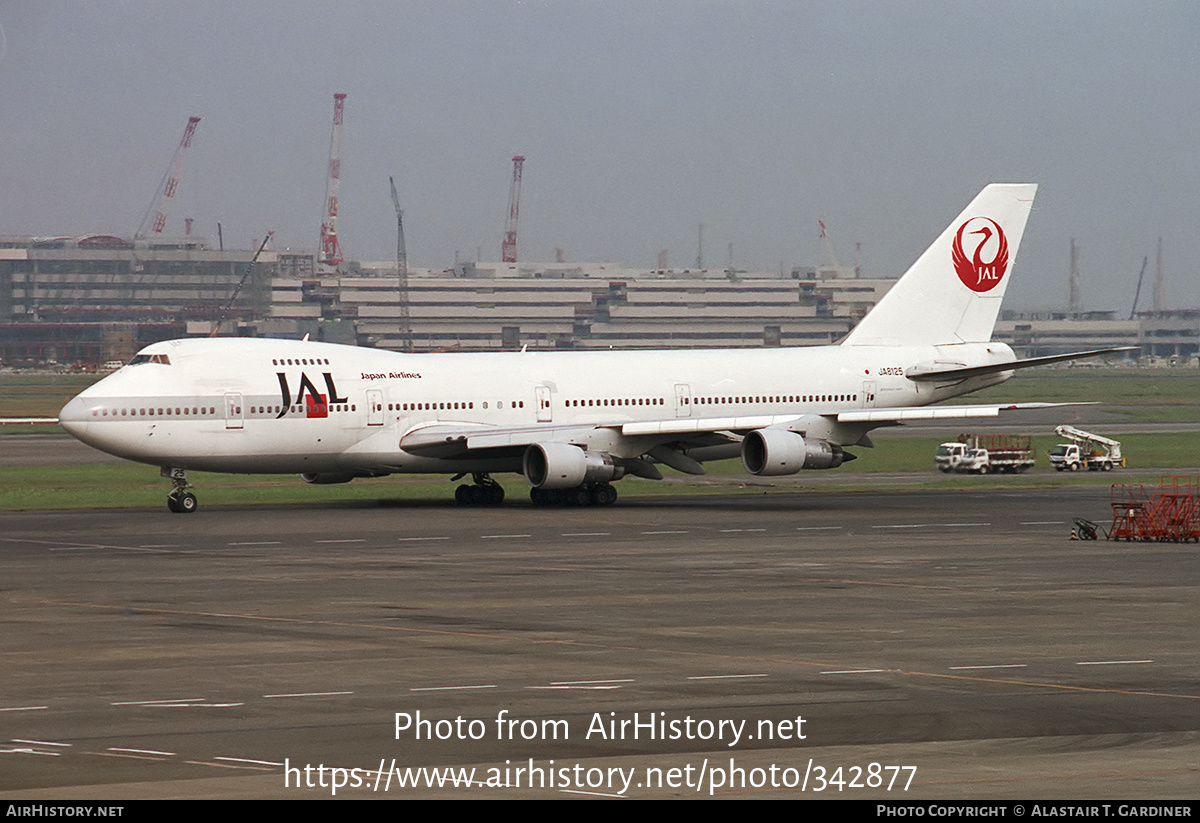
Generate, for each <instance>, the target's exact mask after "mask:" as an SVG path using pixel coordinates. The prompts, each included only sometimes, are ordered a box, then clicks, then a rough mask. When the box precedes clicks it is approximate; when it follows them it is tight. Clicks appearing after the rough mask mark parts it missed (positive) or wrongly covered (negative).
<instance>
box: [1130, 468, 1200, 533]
mask: <svg viewBox="0 0 1200 823" xmlns="http://www.w3.org/2000/svg"><path fill="white" fill-rule="evenodd" d="M1110 500H1111V503H1112V511H1113V520H1112V527H1111V528H1110V529H1109V532H1108V539H1109V540H1127V541H1130V540H1141V541H1158V542H1172V543H1186V542H1197V541H1200V478H1193V477H1179V476H1175V477H1171V476H1164V477H1161V478H1159V481H1158V488H1156V489H1155V490H1154V492H1153V493H1152V494H1150V495H1147V494H1146V490H1145V488H1144V487H1143V486H1141V485H1139V484H1123V483H1117V484H1114V485H1113V486H1112V490H1111V493H1110Z"/></svg>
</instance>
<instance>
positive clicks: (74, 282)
mask: <svg viewBox="0 0 1200 823" xmlns="http://www.w3.org/2000/svg"><path fill="white" fill-rule="evenodd" d="M894 282H895V281H894V280H891V279H873V278H862V277H856V276H855V272H854V271H853V269H838V268H834V267H796V268H793V269H791V270H790V271H786V270H785V271H779V272H744V271H737V270H723V269H702V270H695V269H630V268H623V267H620V266H613V265H610V264H568V263H554V264H541V265H539V264H531V263H482V262H481V263H462V264H457V265H455V266H453V267H451V268H448V269H444V270H435V269H413V270H410V271H409V272H408V275H407V277H406V278H405V279H404V287H402V280H401V278H400V277H399V276H398V275H397V272H396V268H395V265H394V264H390V265H389V264H360V263H351V264H349V265H348V266H347V267H346V269H345V271H343V272H340V273H336V272H321V271H319V270H318V269H317V267H316V266H315V265H314V259H313V255H312V254H302V253H289V252H264V253H262V254H261V255H259V256H258V258H257V260H255V255H254V253H253V252H252V251H250V250H228V251H227V250H217V249H211V248H208V247H207V245H206V244H205V243H204V242H203V241H202V240H199V239H193V238H180V239H175V240H171V239H163V240H155V241H153V242H152V243H146V242H145V241H137V242H134V241H130V240H128V239H123V238H118V237H113V236H108V235H87V236H83V237H0V364H2V365H34V364H43V363H60V364H81V365H88V366H92V365H97V364H105V363H113V362H118V361H124V360H127V359H128V358H129V357H130V356H131V355H132V354H133V353H134V352H135V351H136V350H137V349H138V348H140V347H141V346H144V345H146V344H149V343H151V342H154V341H157V340H166V339H171V338H174V337H183V336H196V335H205V334H210V333H211V332H212V330H213V329H214V328H216V327H218V325H219V331H218V333H219V334H222V335H227V334H228V335H241V336H260V337H288V338H295V337H300V336H303V335H305V334H307V335H310V336H311V337H312V338H313V339H319V340H327V341H330V342H341V343H352V344H358V345H363V346H373V347H380V348H389V349H397V350H410V351H447V350H453V351H496V350H519V349H521V348H524V347H527V348H530V349H541V350H547V349H608V348H667V347H697V348H715V347H761V346H804V345H822V344H829V343H835V342H837V341H838V340H839V339H840V338H841V337H843V336H844V335H845V334H846V333H847V332H849V331H850V329H851V328H853V327H854V325H855V324H856V323H857V322H858V320H859V319H860V318H862V317H863V316H864V315H865V314H866V313H867V311H869V310H870V308H871V307H872V306H874V305H875V303H876V302H878V300H879V299H880V298H881V297H882V296H883V295H884V294H885V293H886V292H887V290H888V289H889V288H890V287H891V285H892V284H893V283H894ZM1114 314H1115V313H1113V312H1090V313H1075V314H1068V313H1066V312H1041V313H1028V312H1025V313H1021V312H1011V311H1005V312H1003V313H1002V315H1001V318H1000V322H999V323H998V325H997V329H996V337H997V339H1000V340H1003V341H1005V342H1007V343H1009V344H1010V345H1012V346H1013V347H1014V349H1016V350H1017V351H1018V353H1019V354H1021V355H1022V356H1038V355H1045V354H1056V353H1063V352H1068V351H1079V350H1081V349H1089V348H1102V347H1108V346H1127V345H1135V346H1139V347H1141V348H1142V353H1143V355H1144V356H1148V357H1157V358H1174V359H1175V360H1177V361H1183V362H1188V361H1190V360H1193V359H1194V358H1195V357H1196V354H1197V351H1198V349H1200V345H1198V344H1200V311H1196V310H1190V311H1176V312H1161V313H1153V312H1147V313H1141V314H1139V315H1138V316H1137V317H1135V318H1134V319H1131V320H1124V319H1118V318H1116V317H1115V316H1114Z"/></svg>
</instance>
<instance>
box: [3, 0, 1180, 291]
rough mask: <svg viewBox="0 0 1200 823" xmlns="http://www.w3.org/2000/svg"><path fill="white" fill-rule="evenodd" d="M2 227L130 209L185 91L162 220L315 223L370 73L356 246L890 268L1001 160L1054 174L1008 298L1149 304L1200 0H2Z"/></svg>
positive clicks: (240, 226)
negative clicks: (399, 229) (339, 99)
mask: <svg viewBox="0 0 1200 823" xmlns="http://www.w3.org/2000/svg"><path fill="white" fill-rule="evenodd" d="M0 29H2V39H0V130H2V135H0V187H2V188H0V191H2V194H3V196H2V197H0V234H41V235H51V234H82V233H88V232H103V233H112V234H120V235H125V236H128V235H132V234H133V233H134V231H135V230H136V229H137V227H138V224H139V223H140V222H141V220H142V217H143V215H144V214H145V212H146V210H147V208H148V207H149V206H150V203H151V200H152V199H153V196H154V193H155V188H156V187H157V185H158V184H159V181H160V179H161V178H162V176H163V173H164V171H165V170H166V168H167V165H168V164H169V162H170V159H171V157H172V155H173V153H174V151H175V148H176V145H177V144H178V142H179V139H180V136H181V135H182V133H183V127H184V124H185V123H186V122H187V118H188V117H189V116H190V115H197V116H199V117H201V118H202V120H201V122H200V124H199V127H198V128H197V132H196V137H195V142H194V144H193V146H192V152H191V153H190V155H189V156H188V158H187V162H186V166H185V168H184V172H183V177H182V181H181V183H180V189H179V194H178V196H177V198H176V204H175V207H174V209H173V212H172V214H171V222H170V224H169V225H168V230H169V231H173V232H174V233H177V234H182V232H183V218H184V217H185V216H188V217H193V218H194V219H195V221H196V223H195V228H194V231H195V232H196V233H200V234H203V235H207V236H211V237H212V238H213V244H214V245H215V242H216V225H217V222H218V221H220V222H221V223H222V225H223V227H224V234H225V242H226V245H227V246H238V247H243V248H245V247H249V246H250V244H251V243H252V241H253V239H254V238H259V237H262V236H263V233H264V232H266V231H268V230H274V231H275V232H276V235H275V237H276V242H275V244H274V246H273V247H274V248H277V249H281V248H285V247H286V248H293V249H301V250H307V251H312V250H314V249H315V247H316V242H317V235H318V229H319V225H320V221H321V212H322V200H323V197H324V193H325V170H326V160H327V157H328V152H329V137H330V127H331V121H332V114H333V94H334V93H335V92H346V93H347V95H348V97H347V100H346V114H345V133H344V138H343V152H342V155H343V159H342V191H341V204H342V205H341V216H340V220H339V234H340V236H341V239H342V245H343V249H344V251H345V253H346V256H347V257H348V258H353V259H362V260H388V259H391V258H393V257H394V254H395V216H394V212H393V210H392V204H391V199H390V194H389V190H388V176H389V175H392V176H394V177H395V178H396V183H397V186H398V187H399V189H400V197H401V202H402V206H403V208H404V211H405V228H406V237H407V242H408V250H409V260H410V263H411V264H412V265H415V266H436V267H443V266H447V265H449V264H450V263H452V262H453V261H454V258H455V253H456V252H457V253H458V254H459V255H460V256H461V257H462V258H464V259H473V258H474V257H475V256H476V250H477V249H480V250H481V251H482V256H483V259H485V260H495V259H498V257H499V253H500V236H501V233H502V231H503V228H504V220H505V216H506V213H507V199H508V188H509V180H510V177H511V174H512V163H511V158H512V156H513V155H514V154H518V153H519V154H524V155H525V156H526V157H527V160H526V163H525V177H524V187H523V191H522V199H521V225H520V251H521V257H522V259H524V260H543V261H547V260H553V256H554V249H555V247H561V248H562V249H564V250H565V253H566V255H567V259H568V260H571V261H611V262H613V263H617V264H624V265H629V266H638V267H644V266H651V265H653V264H654V262H655V259H656V256H657V254H658V251H659V249H667V250H668V255H669V263H670V264H671V265H673V266H686V265H691V264H693V263H694V262H695V257H696V251H697V249H696V245H697V224H699V223H704V224H705V234H704V237H705V257H706V262H707V263H708V264H709V265H712V266H716V267H724V265H725V264H726V261H727V258H728V244H729V243H733V244H734V259H735V264H736V265H737V266H738V267H740V268H748V269H752V270H755V269H758V270H761V269H767V270H778V268H779V267H780V265H781V264H782V265H783V266H785V267H789V268H790V267H791V266H793V265H797V264H808V265H811V264H817V263H822V262H825V261H826V260H827V259H828V254H827V252H826V249H825V245H824V243H823V242H822V241H821V239H820V234H819V227H818V224H817V221H818V220H824V221H825V223H826V225H827V226H828V227H829V233H830V236H831V238H832V240H833V243H834V246H835V250H836V253H837V255H838V256H839V258H840V259H841V260H842V262H844V263H849V262H852V261H853V260H854V254H855V243H856V242H857V243H861V259H862V265H863V270H864V274H866V275H868V276H895V275H898V274H900V273H902V272H903V271H904V269H905V268H907V267H908V265H909V264H910V263H911V262H912V261H913V260H914V259H915V258H916V257H917V255H918V254H920V252H921V251H922V250H923V249H924V248H925V246H927V245H928V244H929V243H930V242H931V241H932V240H933V238H934V237H936V236H937V234H938V233H939V232H940V231H941V229H943V228H944V227H945V226H946V225H947V224H948V223H949V221H950V220H951V219H952V218H954V217H955V216H956V215H957V214H958V212H959V211H960V210H961V209H962V208H963V206H965V205H966V203H967V202H968V201H969V200H970V199H971V198H972V197H973V196H974V195H975V194H976V193H977V191H978V190H979V189H980V188H981V187H982V186H983V185H985V184H986V183H989V182H1036V183H1039V184H1040V185H1041V188H1040V190H1039V193H1038V199H1037V202H1036V203H1035V206H1034V211H1033V214H1032V216H1031V218H1030V223H1029V227H1028V229H1027V231H1026V234H1025V241H1024V244H1023V245H1022V247H1021V250H1020V255H1019V257H1018V260H1017V263H1016V269H1015V277H1016V279H1015V280H1014V282H1013V284H1012V287H1011V288H1010V289H1009V296H1008V299H1007V303H1006V305H1008V306H1010V307H1013V308H1033V307H1061V306H1064V305H1065V303H1066V294H1067V275H1068V268H1069V262H1068V260H1069V244H1070V239H1071V238H1072V237H1074V238H1075V239H1076V241H1077V242H1078V244H1079V247H1080V249H1081V270H1082V276H1083V292H1084V305H1085V308H1093V309H1115V310H1117V311H1118V313H1120V314H1125V313H1128V311H1129V309H1130V306H1131V304H1132V301H1133V292H1134V287H1135V285H1136V278H1137V274H1138V270H1139V268H1140V267H1141V264H1142V259H1143V257H1145V256H1146V255H1149V256H1150V265H1149V267H1148V269H1147V277H1148V280H1147V286H1146V287H1144V288H1143V292H1142V303H1141V306H1142V307H1149V305H1150V304H1149V300H1148V298H1147V295H1148V294H1149V293H1150V292H1151V291H1152V288H1151V284H1152V280H1153V272H1154V250H1155V244H1156V240H1157V238H1158V237H1159V236H1160V235H1161V236H1162V238H1163V244H1164V260H1165V270H1166V273H1167V283H1168V285H1167V298H1168V304H1169V307H1172V308H1183V307H1197V306H1200V266H1198V265H1197V263H1196V262H1195V259H1196V253H1195V252H1194V250H1193V249H1192V245H1193V243H1194V238H1195V235H1196V232H1197V227H1198V226H1200V3H1195V2H1182V1H1181V2H1128V3H1118V2H1107V3H1106V2H1077V3H1073V2H1044V0H1039V2H1004V1H1003V0H994V1H993V2H858V3H856V2H836V3H831V2H827V0H826V1H823V2H803V1H802V0H787V2H766V0H757V1H756V0H744V2H706V1H705V0H694V1H692V2H683V1H682V0H654V1H653V2H645V0H641V1H639V2H624V1H622V0H603V1H601V0H591V1H589V2H584V1H583V0H578V1H572V2H568V1H567V0H562V2H558V1H555V2H516V0H474V1H473V2H454V0H428V1H427V2H426V1H423V0H422V1H418V0H391V2H369V1H368V0H339V1H338V2H328V3H317V2H261V1H260V0H250V2H247V1H246V0H237V1H234V0H187V2H184V1H183V0H153V2H151V0H127V2H116V1H115V0H114V1H113V2H60V1H59V0H42V1H41V2H26V1H24V0H0Z"/></svg>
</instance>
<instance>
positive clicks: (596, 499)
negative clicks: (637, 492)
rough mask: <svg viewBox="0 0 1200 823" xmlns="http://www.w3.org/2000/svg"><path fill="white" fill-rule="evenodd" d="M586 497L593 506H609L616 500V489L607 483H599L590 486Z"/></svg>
mask: <svg viewBox="0 0 1200 823" xmlns="http://www.w3.org/2000/svg"><path fill="white" fill-rule="evenodd" d="M588 498H589V500H588V502H590V503H591V504H592V505H593V506H611V505H612V504H613V503H616V502H617V490H616V489H615V488H614V487H613V486H612V485H610V484H608V483H601V484H600V485H598V486H593V487H592V489H591V491H590V492H588Z"/></svg>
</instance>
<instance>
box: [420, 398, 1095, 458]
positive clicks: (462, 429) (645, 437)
mask: <svg viewBox="0 0 1200 823" xmlns="http://www.w3.org/2000/svg"><path fill="white" fill-rule="evenodd" d="M1077 405H1082V404H1079V403H1004V404H999V403H998V404H982V405H966V406H903V407H899V408H890V409H861V408H856V409H848V410H846V411H837V410H833V411H827V412H812V413H804V414H797V413H789V414H758V415H741V416H738V415H728V416H720V417H680V418H666V419H662V420H645V421H637V422H620V421H614V422H612V423H603V422H598V423H592V424H582V425H581V424H570V425H556V424H553V423H542V424H536V425H530V426H508V427H500V426H485V425H472V424H467V423H438V424H434V425H431V426H427V427H424V428H420V429H414V430H413V431H411V432H409V433H407V434H405V435H404V436H403V437H401V438H400V448H402V449H404V450H405V451H407V452H409V453H410V454H418V455H424V456H429V457H442V458H449V457H466V456H469V455H470V454H471V453H473V452H490V453H492V454H495V453H496V452H497V451H505V450H511V451H512V452H513V453H516V452H518V451H519V450H521V449H524V448H525V447H527V446H531V445H533V444H535V443H573V444H575V445H578V446H583V447H587V446H589V445H592V444H594V443H595V441H596V440H597V438H600V439H603V440H607V441H609V442H613V441H620V440H623V439H628V440H630V441H633V442H637V441H641V444H642V445H644V446H645V448H646V453H648V452H650V451H651V450H652V449H653V447H654V446H655V445H657V444H660V443H667V442H671V443H678V444H681V445H684V446H691V447H698V446H711V445H714V444H716V443H720V442H730V441H734V442H736V441H737V440H738V439H740V438H739V435H741V434H743V433H745V432H750V431H754V430H756V429H768V428H781V429H790V428H793V427H795V426H794V424H799V425H798V427H807V421H812V420H813V419H814V418H821V419H824V420H826V421H828V422H829V423H847V424H857V426H855V431H856V434H855V439H857V438H858V437H859V436H861V434H863V433H865V432H866V431H867V430H869V429H872V428H876V427H878V426H894V425H899V424H902V423H905V422H908V421H914V420H956V419H967V418H976V417H997V416H999V414H1000V412H1002V411H1013V410H1019V409H1045V408H1052V407H1056V406H1077ZM806 419H807V420H806ZM850 442H854V441H853V440H851V441H850Z"/></svg>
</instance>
